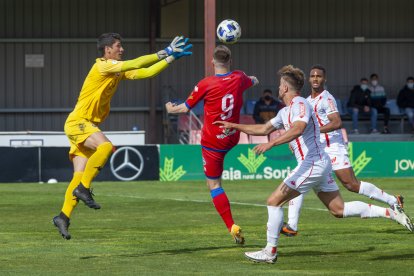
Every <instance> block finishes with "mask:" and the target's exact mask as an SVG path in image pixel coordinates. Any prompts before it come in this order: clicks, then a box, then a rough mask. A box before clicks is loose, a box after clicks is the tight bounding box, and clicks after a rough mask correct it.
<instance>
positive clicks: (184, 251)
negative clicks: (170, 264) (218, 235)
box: [79, 244, 260, 260]
mask: <svg viewBox="0 0 414 276" xmlns="http://www.w3.org/2000/svg"><path fill="white" fill-rule="evenodd" d="M247 248H260V245H254V244H252V245H247V246H227V247H224V246H214V247H213V246H212V247H200V248H182V249H171V250H160V251H153V252H142V253H135V254H134V253H131V254H116V255H110V257H114V256H118V257H131V258H133V257H143V256H152V255H179V254H188V253H193V252H199V251H212V250H220V249H221V250H223V249H247ZM94 258H102V256H101V255H99V256H84V257H80V258H79V259H81V260H85V259H94Z"/></svg>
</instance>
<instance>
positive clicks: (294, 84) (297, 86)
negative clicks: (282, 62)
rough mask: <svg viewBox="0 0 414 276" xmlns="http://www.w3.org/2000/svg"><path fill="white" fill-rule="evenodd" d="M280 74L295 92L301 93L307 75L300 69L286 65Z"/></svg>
mask: <svg viewBox="0 0 414 276" xmlns="http://www.w3.org/2000/svg"><path fill="white" fill-rule="evenodd" d="M278 74H279V75H280V77H281V78H282V79H283V80H284V81H286V82H287V83H288V84H289V86H290V87H291V88H293V89H294V90H296V91H298V92H299V91H300V90H301V89H302V88H303V85H304V83H305V73H303V71H302V70H300V69H299V68H296V67H293V65H286V66H283V67H282V68H281V69H280V70H279V72H278Z"/></svg>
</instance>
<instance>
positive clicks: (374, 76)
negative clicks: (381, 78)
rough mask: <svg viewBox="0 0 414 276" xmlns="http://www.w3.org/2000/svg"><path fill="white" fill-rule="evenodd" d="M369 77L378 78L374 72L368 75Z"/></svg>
mask: <svg viewBox="0 0 414 276" xmlns="http://www.w3.org/2000/svg"><path fill="white" fill-rule="evenodd" d="M369 78H370V79H372V78H377V79H378V75H377V74H376V73H374V74H371V76H369Z"/></svg>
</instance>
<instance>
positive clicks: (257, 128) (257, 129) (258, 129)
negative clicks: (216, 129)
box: [213, 121, 275, 136]
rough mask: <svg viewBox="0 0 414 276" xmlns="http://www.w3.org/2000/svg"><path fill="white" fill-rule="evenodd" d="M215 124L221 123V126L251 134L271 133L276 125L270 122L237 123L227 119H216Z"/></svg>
mask: <svg viewBox="0 0 414 276" xmlns="http://www.w3.org/2000/svg"><path fill="white" fill-rule="evenodd" d="M213 124H215V125H221V128H227V129H231V128H233V129H237V130H240V131H241V132H244V133H247V134H250V135H263V136H265V135H268V134H269V133H271V132H272V131H273V130H274V129H275V127H274V126H273V125H272V124H271V123H270V121H269V122H267V123H265V124H256V125H243V124H236V123H230V122H226V121H216V122H214V123H213Z"/></svg>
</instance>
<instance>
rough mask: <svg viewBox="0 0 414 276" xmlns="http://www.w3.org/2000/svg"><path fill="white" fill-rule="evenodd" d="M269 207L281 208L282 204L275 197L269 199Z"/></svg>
mask: <svg viewBox="0 0 414 276" xmlns="http://www.w3.org/2000/svg"><path fill="white" fill-rule="evenodd" d="M267 205H268V206H281V205H282V204H281V202H280V201H279V200H277V199H276V198H275V197H272V196H270V197H269V198H268V199H267Z"/></svg>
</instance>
